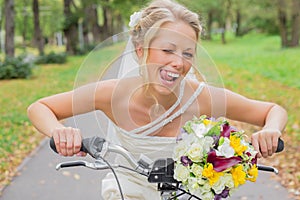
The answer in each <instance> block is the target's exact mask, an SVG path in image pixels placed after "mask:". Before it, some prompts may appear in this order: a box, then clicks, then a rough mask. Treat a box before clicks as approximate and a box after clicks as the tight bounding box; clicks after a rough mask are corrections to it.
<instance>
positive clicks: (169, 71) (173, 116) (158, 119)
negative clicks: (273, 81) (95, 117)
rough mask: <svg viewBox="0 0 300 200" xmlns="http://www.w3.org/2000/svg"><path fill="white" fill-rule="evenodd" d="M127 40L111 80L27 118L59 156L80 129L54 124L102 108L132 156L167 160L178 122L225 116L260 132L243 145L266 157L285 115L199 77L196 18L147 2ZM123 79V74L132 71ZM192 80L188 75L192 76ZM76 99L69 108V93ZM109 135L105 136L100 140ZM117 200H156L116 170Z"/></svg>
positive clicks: (140, 182) (140, 181)
mask: <svg viewBox="0 0 300 200" xmlns="http://www.w3.org/2000/svg"><path fill="white" fill-rule="evenodd" d="M130 26H131V30H130V34H131V35H130V40H129V42H128V45H127V47H128V48H127V50H126V52H124V54H123V55H124V56H125V55H130V56H133V58H134V62H129V61H128V62H127V61H126V59H124V60H123V62H122V66H120V73H119V78H117V79H109V80H103V81H98V82H96V83H91V84H87V85H84V86H82V87H79V88H77V89H74V90H72V91H68V92H64V93H60V94H56V95H52V96H49V97H45V98H42V99H39V100H37V101H36V102H34V103H32V104H31V105H30V106H29V108H28V116H29V118H30V120H31V122H32V124H33V125H34V126H35V127H36V128H37V129H38V130H39V132H41V133H43V134H45V135H47V136H49V137H53V138H54V141H55V145H56V148H57V150H58V152H59V153H60V154H61V155H63V156H73V155H74V154H80V153H81V152H79V151H80V147H81V140H82V136H81V132H80V130H79V129H76V128H71V127H65V126H64V125H63V124H62V123H61V120H62V119H65V118H68V117H71V116H74V115H79V114H82V113H87V112H91V111H94V110H100V111H102V112H103V113H104V114H105V115H106V116H107V117H108V118H109V120H110V123H111V124H112V125H114V127H115V130H116V132H115V135H114V137H116V138H114V139H116V140H117V141H118V142H119V143H120V144H121V145H122V146H123V147H125V148H126V149H127V150H129V151H130V152H131V153H133V154H135V155H139V154H144V155H146V156H148V157H149V158H151V159H154V158H157V157H170V156H171V155H172V151H173V146H174V145H175V143H176V138H177V137H178V136H179V134H180V128H181V127H182V126H183V124H184V123H185V122H186V121H188V120H190V119H191V118H193V116H200V115H204V114H205V115H207V116H211V117H215V118H218V117H226V118H229V119H232V120H238V121H242V122H246V123H250V124H254V125H258V126H261V127H262V129H261V130H260V131H258V132H256V133H254V134H253V135H252V137H251V142H252V145H253V146H254V148H255V149H256V150H257V151H258V152H259V155H258V156H259V157H262V156H263V157H268V156H271V155H272V154H273V153H274V152H275V150H276V147H277V141H278V138H279V137H280V136H281V132H282V131H283V129H284V127H285V124H286V121H287V114H286V111H285V110H284V109H283V108H282V107H281V106H279V105H277V104H275V103H271V102H263V101H257V100H253V99H249V98H246V97H244V96H241V95H239V94H236V93H234V92H232V91H229V90H227V89H224V88H219V87H213V86H211V85H209V84H207V83H205V81H204V79H203V78H201V77H202V76H201V73H200V72H199V71H198V68H197V65H200V66H201V63H196V57H197V42H198V40H199V37H200V33H201V30H202V27H201V25H200V22H199V20H198V15H197V14H195V13H193V12H191V11H189V10H188V9H186V8H185V7H183V6H182V5H180V4H178V3H175V2H173V1H169V0H157V1H153V2H152V3H150V4H149V5H148V7H146V8H144V9H142V10H141V11H140V12H137V13H135V14H134V15H132V17H131V21H130ZM134 63H135V64H136V66H137V67H138V73H136V75H134V76H131V77H122V75H123V74H122V73H125V72H126V70H127V71H130V70H131V69H133V68H134V69H136V68H135V66H134ZM195 77H196V78H195ZM75 94H76V105H75V104H74V96H75ZM108 137H109V136H108ZM118 177H119V179H120V182H121V185H122V187H123V188H124V189H123V191H124V196H125V199H149V198H150V199H158V198H159V193H158V192H157V191H156V188H155V186H153V185H151V184H147V182H146V181H145V180H144V177H141V176H139V175H133V174H130V173H128V172H119V174H118ZM102 185H103V189H102V195H103V198H104V199H120V196H119V191H118V188H117V186H116V185H115V180H114V178H113V176H112V175H111V174H107V176H106V178H105V179H104V180H103V183H102Z"/></svg>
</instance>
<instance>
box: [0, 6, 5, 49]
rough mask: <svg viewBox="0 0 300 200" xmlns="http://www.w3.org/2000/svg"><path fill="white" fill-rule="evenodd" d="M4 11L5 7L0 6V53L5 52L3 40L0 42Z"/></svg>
mask: <svg viewBox="0 0 300 200" xmlns="http://www.w3.org/2000/svg"><path fill="white" fill-rule="evenodd" d="M4 12H5V7H4V6H3V7H1V13H0V48H1V53H5V48H4V42H2V41H3V40H2V34H1V33H2V22H3V19H4Z"/></svg>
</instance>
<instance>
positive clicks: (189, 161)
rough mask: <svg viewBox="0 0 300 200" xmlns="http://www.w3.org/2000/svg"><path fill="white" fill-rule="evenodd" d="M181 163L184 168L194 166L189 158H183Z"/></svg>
mask: <svg viewBox="0 0 300 200" xmlns="http://www.w3.org/2000/svg"><path fill="white" fill-rule="evenodd" d="M180 161H181V163H182V164H183V166H188V165H192V164H193V162H192V161H191V160H190V159H189V158H188V157H187V156H181V158H180Z"/></svg>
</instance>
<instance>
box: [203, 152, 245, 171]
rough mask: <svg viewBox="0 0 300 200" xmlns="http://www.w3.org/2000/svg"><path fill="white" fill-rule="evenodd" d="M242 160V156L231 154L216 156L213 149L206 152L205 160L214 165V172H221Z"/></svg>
mask: <svg viewBox="0 0 300 200" xmlns="http://www.w3.org/2000/svg"><path fill="white" fill-rule="evenodd" d="M241 161H242V158H240V157H237V156H233V157H231V158H225V157H221V156H217V154H216V152H215V151H211V152H209V153H208V156H207V162H209V163H211V164H212V165H213V166H214V170H215V171H216V172H222V171H224V170H226V169H228V168H230V167H232V166H234V165H236V164H238V163H240V162H241Z"/></svg>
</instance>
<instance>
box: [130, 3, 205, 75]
mask: <svg viewBox="0 0 300 200" xmlns="http://www.w3.org/2000/svg"><path fill="white" fill-rule="evenodd" d="M141 12H142V13H141V18H140V19H139V21H138V22H137V24H136V25H135V26H134V27H132V29H131V30H130V34H131V40H132V43H133V45H134V46H135V47H137V46H138V45H142V46H143V47H144V57H143V59H142V60H141V62H140V64H142V65H144V66H145V64H146V60H147V56H148V47H149V44H150V42H151V40H152V39H153V38H154V36H155V34H156V32H157V30H158V28H159V27H160V26H161V25H162V24H163V23H165V22H176V21H182V22H185V23H186V24H188V25H190V26H191V27H192V28H193V30H194V31H195V34H196V38H197V40H198V39H199V37H200V33H201V31H202V26H201V24H200V20H199V16H198V14H197V13H194V12H192V11H190V10H188V9H187V8H186V7H184V6H183V5H181V4H178V3H177V2H175V1H172V0H154V1H153V2H152V3H150V4H149V5H148V7H146V8H144V9H143V10H141ZM141 70H142V73H143V69H141ZM194 71H195V75H196V77H197V78H198V79H199V80H200V81H203V80H204V79H203V76H202V75H201V74H200V72H199V71H198V70H197V69H195V70H194ZM143 75H144V76H146V77H145V78H146V79H147V78H148V77H147V74H146V73H143Z"/></svg>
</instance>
